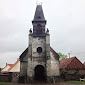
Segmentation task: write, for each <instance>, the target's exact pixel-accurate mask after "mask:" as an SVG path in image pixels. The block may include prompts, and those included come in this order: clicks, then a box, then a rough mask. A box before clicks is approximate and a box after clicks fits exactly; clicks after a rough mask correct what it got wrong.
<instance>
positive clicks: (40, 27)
mask: <svg viewBox="0 0 85 85" xmlns="http://www.w3.org/2000/svg"><path fill="white" fill-rule="evenodd" d="M37 33H42V26H41V25H40V24H38V25H37Z"/></svg>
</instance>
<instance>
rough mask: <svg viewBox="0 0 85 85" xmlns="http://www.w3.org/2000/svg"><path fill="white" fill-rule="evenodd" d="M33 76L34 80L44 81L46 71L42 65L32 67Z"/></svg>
mask: <svg viewBox="0 0 85 85" xmlns="http://www.w3.org/2000/svg"><path fill="white" fill-rule="evenodd" d="M34 72H35V76H34V79H35V81H43V82H45V81H46V72H45V68H44V67H43V66H42V65H37V66H36V67H35V69H34Z"/></svg>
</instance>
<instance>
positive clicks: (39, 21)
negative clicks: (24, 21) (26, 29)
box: [32, 5, 46, 37]
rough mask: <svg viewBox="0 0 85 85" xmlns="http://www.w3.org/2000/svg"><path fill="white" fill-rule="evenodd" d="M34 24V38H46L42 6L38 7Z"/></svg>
mask: <svg viewBox="0 0 85 85" xmlns="http://www.w3.org/2000/svg"><path fill="white" fill-rule="evenodd" d="M32 24H33V37H43V36H45V25H46V20H45V17H44V14H43V10H42V6H41V5H37V7H36V11H35V16H34V19H33V21H32Z"/></svg>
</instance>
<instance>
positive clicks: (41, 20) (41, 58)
mask: <svg viewBox="0 0 85 85" xmlns="http://www.w3.org/2000/svg"><path fill="white" fill-rule="evenodd" d="M32 24H33V32H32V31H31V30H30V34H29V49H28V70H27V76H28V81H30V78H32V79H34V80H38V81H39V80H43V81H46V79H47V75H48V76H49V75H50V66H49V67H48V65H50V63H51V62H50V35H49V30H47V31H46V30H45V26H46V20H45V17H44V13H43V10H42V5H37V7H36V11H35V15H34V19H33V21H32ZM48 60H49V62H48ZM40 68H41V69H42V71H43V72H41V69H40ZM38 70H39V72H40V73H39V72H37V71H38ZM41 73H43V75H42V74H41ZM40 74H41V75H40Z"/></svg>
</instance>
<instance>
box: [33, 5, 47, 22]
mask: <svg viewBox="0 0 85 85" xmlns="http://www.w3.org/2000/svg"><path fill="white" fill-rule="evenodd" d="M33 21H45V17H44V13H43V9H42V5H37V7H36V11H35V16H34V20H33Z"/></svg>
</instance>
